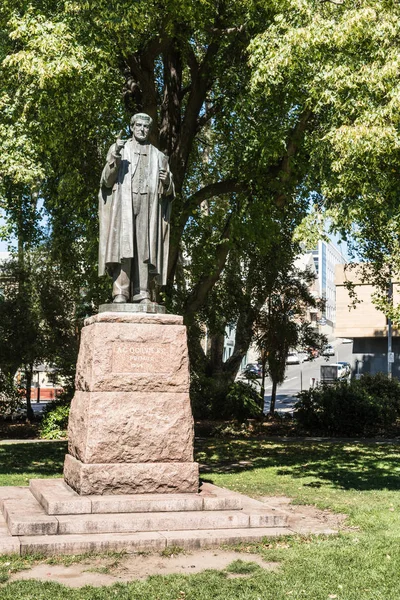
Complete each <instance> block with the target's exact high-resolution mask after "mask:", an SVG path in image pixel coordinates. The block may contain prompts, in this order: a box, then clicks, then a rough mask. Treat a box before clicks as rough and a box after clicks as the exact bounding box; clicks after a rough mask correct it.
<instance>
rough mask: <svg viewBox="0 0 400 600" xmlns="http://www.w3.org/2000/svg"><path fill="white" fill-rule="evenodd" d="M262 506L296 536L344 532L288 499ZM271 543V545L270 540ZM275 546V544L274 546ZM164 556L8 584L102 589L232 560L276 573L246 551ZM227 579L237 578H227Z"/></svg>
mask: <svg viewBox="0 0 400 600" xmlns="http://www.w3.org/2000/svg"><path fill="white" fill-rule="evenodd" d="M261 500H263V501H264V502H265V503H266V504H268V503H270V502H271V503H273V505H274V506H275V507H276V508H279V509H281V510H284V511H287V512H288V515H289V519H290V521H291V525H289V526H290V527H291V529H292V530H293V531H295V532H297V533H299V534H327V533H336V532H337V531H339V530H343V529H348V528H347V527H345V525H344V521H345V519H346V515H340V514H334V513H331V512H329V511H327V510H318V509H316V508H314V507H312V506H296V505H291V504H290V501H291V500H290V498H284V497H281V498H270V497H268V498H261ZM271 543H272V544H273V543H276V542H274V540H273V538H271ZM278 543H279V542H278ZM171 552H172V553H171V554H168V555H165V553H161V554H157V553H137V554H121V555H115V556H114V555H113V556H93V558H87V559H85V560H83V561H81V562H79V563H74V564H72V565H70V566H64V565H62V564H59V565H54V564H53V565H51V564H46V563H45V562H42V563H39V564H37V565H35V566H33V567H32V568H31V569H29V570H26V571H20V572H18V573H14V574H12V575H11V577H10V581H16V580H20V579H39V580H41V581H56V582H58V583H62V584H64V585H66V586H69V587H74V588H78V587H82V586H84V585H92V586H97V587H99V586H104V585H112V584H113V583H117V582H127V581H132V580H134V579H146V578H147V577H148V576H149V575H168V574H171V573H180V574H192V573H199V572H200V571H204V570H206V569H217V570H223V569H226V567H227V566H228V565H229V564H230V563H232V562H233V561H236V560H239V559H240V560H242V561H246V562H253V563H257V564H258V565H260V566H261V567H262V568H264V569H269V570H273V569H278V568H279V564H278V563H268V562H265V561H264V560H263V559H262V557H261V556H260V555H258V554H252V553H251V547H250V548H249V551H246V549H244V550H243V552H237V551H227V550H223V549H218V548H213V549H209V550H195V551H185V552H181V551H179V549H177V550H176V553H175V554H174V553H173V550H171ZM229 576H230V577H238V576H240V575H236V574H230V575H229Z"/></svg>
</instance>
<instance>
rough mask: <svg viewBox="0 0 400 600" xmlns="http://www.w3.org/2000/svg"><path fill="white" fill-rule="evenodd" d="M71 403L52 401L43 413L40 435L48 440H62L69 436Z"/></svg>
mask: <svg viewBox="0 0 400 600" xmlns="http://www.w3.org/2000/svg"><path fill="white" fill-rule="evenodd" d="M69 409H70V405H69V403H68V404H66V403H64V402H59V401H57V400H56V401H55V402H51V403H49V404H48V405H47V406H46V408H45V410H44V413H43V419H42V422H41V425H40V430H39V433H40V437H41V438H43V439H46V440H60V439H63V438H65V437H67V429H68V417H69Z"/></svg>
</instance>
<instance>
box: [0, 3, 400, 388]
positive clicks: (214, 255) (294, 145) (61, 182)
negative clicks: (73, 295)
mask: <svg viewBox="0 0 400 600" xmlns="http://www.w3.org/2000/svg"><path fill="white" fill-rule="evenodd" d="M0 24H1V26H2V35H1V37H0V56H1V67H0V75H1V78H0V82H1V83H0V105H1V108H2V111H1V114H2V117H1V120H0V134H1V135H0V151H1V154H2V159H3V160H2V175H3V178H2V182H1V189H0V198H1V202H2V206H3V207H4V209H5V211H6V213H7V215H8V217H9V218H10V219H11V220H12V223H13V224H15V223H17V218H18V214H19V212H18V211H19V208H18V202H17V203H16V200H15V199H16V198H17V199H18V197H20V195H18V194H15V190H16V189H19V188H20V187H23V188H24V190H27V192H26V196H27V197H31V198H36V199H40V202H41V203H43V207H44V211H45V214H46V216H47V218H48V224H49V237H50V240H51V254H52V257H53V260H55V262H57V264H59V265H60V269H61V270H62V273H63V278H64V280H66V281H67V280H68V281H70V282H73V285H74V289H78V288H79V287H80V288H81V289H82V288H83V289H85V290H86V292H87V299H88V305H92V306H95V305H96V304H98V303H99V300H100V299H102V301H104V300H105V299H106V297H107V294H109V291H108V292H107V291H106V290H107V289H109V287H110V286H108V285H107V284H105V283H103V282H102V283H99V282H98V280H97V274H96V253H97V218H96V212H97V206H96V204H97V201H96V196H97V187H98V179H99V175H100V172H101V168H102V164H103V161H104V157H105V154H106V150H107V147H108V146H109V144H110V143H111V142H112V141H113V140H114V138H115V136H116V134H117V133H118V131H120V129H121V127H125V128H127V124H128V122H129V117H130V115H131V114H132V113H133V112H135V111H136V110H145V111H146V112H148V113H149V114H150V115H151V116H152V117H153V118H154V122H155V128H154V131H153V133H152V140H151V141H152V142H153V143H154V144H155V145H156V146H158V147H159V148H160V149H161V150H162V151H164V152H165V153H166V154H168V155H169V157H170V163H171V169H172V171H173V173H174V176H175V183H176V189H177V198H176V200H175V202H174V211H173V223H172V236H171V248H170V264H169V284H168V288H167V290H166V302H167V305H168V308H169V309H170V310H173V311H176V312H180V313H182V314H183V315H184V318H185V322H186V324H187V325H188V326H189V332H190V340H191V356H192V364H194V363H196V364H197V365H200V366H201V367H202V368H203V366H204V365H205V367H204V368H206V369H209V370H210V372H211V374H218V373H219V372H221V370H222V371H223V372H225V374H226V376H227V378H228V379H230V380H231V379H232V377H234V373H235V371H237V369H238V367H239V365H240V360H241V356H243V353H244V352H245V351H246V349H247V347H248V345H249V343H250V340H251V335H252V328H253V324H254V321H255V318H256V317H257V314H258V311H259V310H260V308H261V307H262V305H263V303H264V301H265V298H266V297H267V296H268V295H270V294H271V293H272V290H273V286H274V283H273V282H274V281H275V278H276V275H275V274H276V273H277V272H281V271H282V268H283V264H285V265H286V268H287V269H289V267H290V261H291V260H292V259H293V256H294V255H295V254H296V248H295V247H294V246H293V244H292V236H293V232H294V231H295V229H296V227H297V226H298V225H299V223H300V222H301V220H302V219H303V218H304V217H305V215H306V213H307V211H308V207H309V202H310V194H311V193H312V194H313V195H312V196H311V198H312V203H313V204H314V205H315V211H314V213H316V214H317V215H319V214H320V213H321V212H322V211H327V212H329V214H330V216H331V218H332V220H333V221H332V222H333V223H334V224H335V225H336V227H337V228H338V229H339V230H340V231H341V233H342V234H343V235H344V236H345V235H348V233H349V232H352V233H353V235H354V236H355V239H356V241H357V243H358V245H359V248H360V252H362V253H363V255H364V256H365V257H371V256H372V257H374V256H375V258H376V259H377V263H378V262H379V260H381V261H386V262H387V260H388V259H387V258H385V256H386V251H387V250H388V244H389V242H390V244H389V246H390V247H389V251H390V253H391V257H392V258H391V259H390V260H392V261H393V260H394V259H393V256H394V255H395V254H394V253H395V250H396V244H397V241H396V240H397V238H396V231H397V229H396V223H397V219H398V208H397V175H396V173H395V172H394V170H395V169H396V165H397V164H398V142H397V131H398V118H399V117H398V115H399V111H398V110H397V109H398V102H399V99H398V98H399V95H398V92H397V91H396V90H397V86H398V81H397V68H396V65H397V62H396V61H397V54H396V52H397V51H398V39H399V36H398V33H399V32H398V28H399V20H398V6H397V4H396V3H395V2H394V1H391V0H360V2H358V3H357V5H355V4H354V3H345V4H343V5H341V6H337V5H334V4H331V3H326V2H319V1H316V0H295V1H294V2H292V1H291V2H288V0H284V1H283V2H279V3H277V2H275V1H274V0H233V1H231V2H229V3H228V2H225V1H223V0H221V1H220V2H217V3H210V2H207V1H206V0H167V2H165V3H164V4H163V6H162V8H161V7H160V3H159V2H156V1H155V0H147V1H146V2H144V0H138V1H137V2H135V3H133V4H132V3H127V2H119V3H115V2H114V3H111V4H110V3H105V2H104V0H93V1H90V2H80V3H77V2H74V1H72V0H71V1H70V0H68V1H67V2H64V3H59V2H56V1H55V0H49V1H48V2H46V3H43V2H41V1H39V0H33V1H31V2H29V3H22V4H19V5H17V6H15V3H14V2H11V0H4V1H3V3H2V5H1V8H0ZM32 210H33V208H32ZM35 210H36V211H37V210H38V204H37V203H36V206H35ZM385 212H386V214H387V215H388V216H389V220H390V223H391V225H390V227H389V228H390V231H391V232H392V234H391V236H386V238H387V239H386V238H385V236H383V235H382V225H383V223H384V214H385ZM27 214H28V213H27ZM32 223H33V229H34V231H35V232H38V231H39V232H40V228H41V223H40V219H36V217H35V218H34V219H33V221H32ZM312 229H313V230H314V231H315V227H312ZM305 231H307V228H306V227H304V228H303V232H305ZM364 240H365V241H364ZM376 249H377V250H376ZM375 250H376V252H375ZM281 253H282V254H283V255H284V256H283V257H282V259H281ZM399 256H400V253H399ZM275 261H277V263H279V264H277V265H275V264H274V263H275ZM187 263H189V266H188V265H187ZM377 272H378V270H377ZM78 284H79V285H78ZM234 290H235V291H234ZM242 292H243V294H242ZM241 294H242V295H243V298H241V297H240V295H241ZM213 311H214V312H215V317H214V316H213V315H212V312H213ZM201 321H203V322H206V323H208V324H209V327H210V330H212V339H213V344H214V349H215V352H214V350H213V353H212V354H213V360H212V361H209V360H208V357H205V356H204V354H202V351H201V350H200V347H199V344H198V343H197V341H198V338H199V329H200V322H201ZM231 322H236V325H237V343H236V347H235V350H234V354H233V356H232V357H231V360H230V361H228V363H227V364H226V365H225V366H223V365H222V360H221V343H220V339H221V332H222V331H223V328H224V326H225V325H226V324H229V323H231Z"/></svg>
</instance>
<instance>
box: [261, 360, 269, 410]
mask: <svg viewBox="0 0 400 600" xmlns="http://www.w3.org/2000/svg"><path fill="white" fill-rule="evenodd" d="M266 367H267V355H266V353H265V352H263V353H262V359H261V389H260V404H261V410H264V402H265V398H264V397H265V377H266V374H267V368H266Z"/></svg>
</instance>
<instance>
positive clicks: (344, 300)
mask: <svg viewBox="0 0 400 600" xmlns="http://www.w3.org/2000/svg"><path fill="white" fill-rule="evenodd" d="M335 279H336V297H337V304H336V329H335V333H336V337H340V338H350V339H352V341H353V361H352V365H351V366H352V370H353V375H356V374H363V373H372V374H374V373H379V372H382V373H387V371H388V339H387V335H388V323H387V319H386V317H385V315H384V314H383V312H381V311H379V310H378V309H377V308H376V307H375V306H374V304H373V303H372V297H373V294H374V292H375V288H374V286H373V285H371V284H370V283H367V282H365V281H362V277H361V270H360V269H359V268H357V265H352V267H351V268H346V269H345V268H344V265H337V266H336V273H335ZM347 282H350V283H351V284H353V285H354V292H355V294H356V303H355V304H354V303H352V299H351V298H350V295H349V290H348V288H347V287H346V283H347ZM393 302H394V304H398V303H399V302H400V286H399V284H398V283H394V284H393ZM399 333H400V332H399V331H398V330H397V329H396V328H393V333H392V335H393V339H392V351H393V353H394V363H393V365H392V373H393V375H394V376H395V377H397V378H400V337H399Z"/></svg>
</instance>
